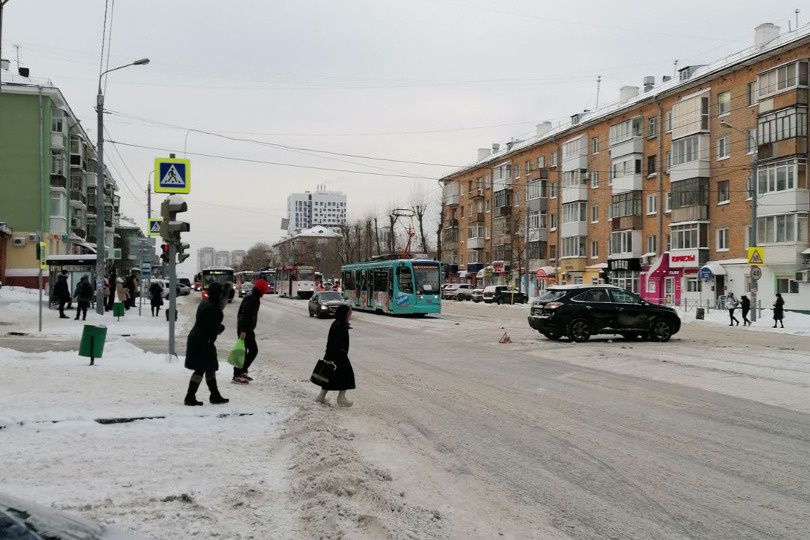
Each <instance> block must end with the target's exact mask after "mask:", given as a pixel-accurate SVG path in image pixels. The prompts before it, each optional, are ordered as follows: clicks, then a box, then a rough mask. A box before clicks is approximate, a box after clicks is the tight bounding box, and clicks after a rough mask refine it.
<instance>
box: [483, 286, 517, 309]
mask: <svg viewBox="0 0 810 540" xmlns="http://www.w3.org/2000/svg"><path fill="white" fill-rule="evenodd" d="M482 300H483V301H484V302H485V303H487V304H492V303H495V304H499V305H500V304H525V303H526V302H528V301H529V296H528V295H527V294H526V293H523V292H520V291H518V290H516V289H512V288H511V287H507V286H506V285H490V286H488V287H484V291H483V293H482Z"/></svg>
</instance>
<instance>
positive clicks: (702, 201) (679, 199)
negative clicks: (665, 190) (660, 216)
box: [671, 178, 709, 208]
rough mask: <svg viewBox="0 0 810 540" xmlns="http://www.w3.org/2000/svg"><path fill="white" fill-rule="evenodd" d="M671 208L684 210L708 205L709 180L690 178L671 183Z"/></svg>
mask: <svg viewBox="0 0 810 540" xmlns="http://www.w3.org/2000/svg"><path fill="white" fill-rule="evenodd" d="M671 193H672V207H673V208H686V207H693V206H706V205H707V204H709V179H708V178H690V179H688V180H681V181H680V182H673V183H672V192H671Z"/></svg>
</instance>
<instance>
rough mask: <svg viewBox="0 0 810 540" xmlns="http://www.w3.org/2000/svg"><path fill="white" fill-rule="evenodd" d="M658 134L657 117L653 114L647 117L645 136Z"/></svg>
mask: <svg viewBox="0 0 810 540" xmlns="http://www.w3.org/2000/svg"><path fill="white" fill-rule="evenodd" d="M656 135H658V117H657V116H653V117H650V118H648V119H647V137H655V136H656Z"/></svg>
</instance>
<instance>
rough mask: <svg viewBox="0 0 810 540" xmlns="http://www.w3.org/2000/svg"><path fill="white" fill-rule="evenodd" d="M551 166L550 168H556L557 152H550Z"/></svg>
mask: <svg viewBox="0 0 810 540" xmlns="http://www.w3.org/2000/svg"><path fill="white" fill-rule="evenodd" d="M551 166H552V167H556V166H557V152H552V153H551Z"/></svg>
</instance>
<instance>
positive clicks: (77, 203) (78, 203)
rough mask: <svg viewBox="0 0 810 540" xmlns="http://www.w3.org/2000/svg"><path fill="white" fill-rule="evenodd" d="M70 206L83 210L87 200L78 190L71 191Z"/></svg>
mask: <svg viewBox="0 0 810 540" xmlns="http://www.w3.org/2000/svg"><path fill="white" fill-rule="evenodd" d="M70 205H71V206H73V207H74V208H84V207H85V206H86V205H87V198H86V197H85V196H84V195H83V194H82V192H81V191H79V190H78V189H71V190H70Z"/></svg>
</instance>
